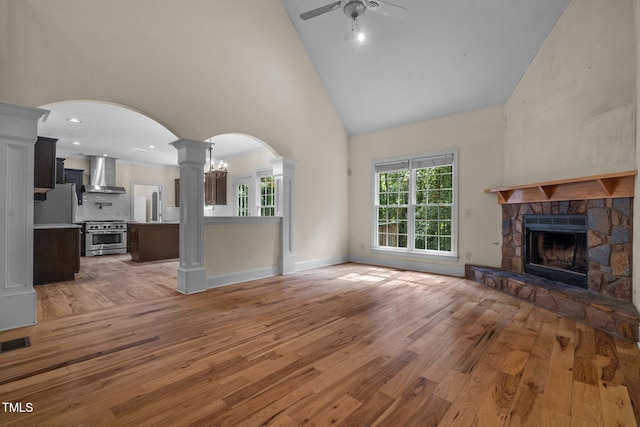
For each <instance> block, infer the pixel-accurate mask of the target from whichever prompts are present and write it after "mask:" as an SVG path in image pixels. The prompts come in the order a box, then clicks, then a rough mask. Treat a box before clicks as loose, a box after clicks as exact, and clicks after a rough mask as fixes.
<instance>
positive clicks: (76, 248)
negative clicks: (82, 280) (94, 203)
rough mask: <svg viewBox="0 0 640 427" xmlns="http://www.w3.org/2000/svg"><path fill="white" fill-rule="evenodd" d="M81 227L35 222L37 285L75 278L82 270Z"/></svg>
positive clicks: (34, 257)
mask: <svg viewBox="0 0 640 427" xmlns="http://www.w3.org/2000/svg"><path fill="white" fill-rule="evenodd" d="M81 229H82V226H80V225H76V224H34V226H33V284H34V285H41V284H45V283H53V282H63V281H68V280H75V274H76V273H78V272H79V271H80V230H81Z"/></svg>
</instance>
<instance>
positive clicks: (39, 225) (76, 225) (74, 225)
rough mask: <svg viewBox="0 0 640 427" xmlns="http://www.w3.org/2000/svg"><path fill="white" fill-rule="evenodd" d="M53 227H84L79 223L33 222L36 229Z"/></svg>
mask: <svg viewBox="0 0 640 427" xmlns="http://www.w3.org/2000/svg"><path fill="white" fill-rule="evenodd" d="M52 228H82V226H81V225H78V224H33V229H34V230H50V229H52Z"/></svg>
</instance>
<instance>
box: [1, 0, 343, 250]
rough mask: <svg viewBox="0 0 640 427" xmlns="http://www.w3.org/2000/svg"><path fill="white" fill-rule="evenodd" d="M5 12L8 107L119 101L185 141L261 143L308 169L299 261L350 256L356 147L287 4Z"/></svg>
mask: <svg viewBox="0 0 640 427" xmlns="http://www.w3.org/2000/svg"><path fill="white" fill-rule="evenodd" d="M0 5H1V7H2V13H1V14H0V15H2V19H3V20H4V23H5V24H6V25H2V26H0V39H1V40H2V41H3V43H1V44H0V58H2V63H3V64H5V66H4V67H3V70H2V73H0V99H3V100H6V101H8V102H13V103H16V104H20V105H27V106H38V105H44V104H48V103H51V102H56V101H64V100H72V99H92V100H100V101H109V102H114V103H119V104H122V105H126V106H128V107H131V108H134V109H137V110H139V111H142V112H144V113H145V114H147V115H149V116H150V117H153V118H155V119H156V120H158V121H160V122H161V123H163V124H165V125H166V126H167V127H168V128H169V129H171V130H172V131H173V132H174V133H176V134H177V135H179V136H180V137H184V138H190V139H194V140H204V139H206V138H208V137H210V136H211V135H219V134H224V133H235V132H237V133H243V134H247V135H252V136H254V137H256V138H258V139H260V140H262V141H264V142H265V143H267V144H269V145H270V146H271V147H273V148H274V149H275V150H276V151H277V152H278V153H279V154H280V155H281V156H284V157H288V158H293V159H296V160H299V161H300V163H299V164H298V166H297V169H296V189H295V190H296V197H295V200H296V202H295V211H296V217H297V220H296V225H295V230H296V233H295V236H296V239H295V244H294V247H295V249H296V255H297V256H296V261H301V262H305V261H315V260H322V259H335V258H336V257H338V258H340V257H342V258H344V257H346V256H347V250H348V247H347V242H348V195H347V185H348V183H347V175H346V169H347V156H348V137H347V134H346V132H345V130H344V127H343V126H342V124H341V122H340V120H339V118H338V116H337V114H336V112H335V110H334V108H333V105H332V104H331V102H330V100H329V98H328V96H327V94H326V92H325V90H324V87H323V86H322V83H321V81H320V79H319V78H318V76H317V74H316V72H315V70H314V68H313V66H312V64H311V61H310V60H309V58H308V56H307V54H306V52H305V51H304V48H303V46H302V44H301V42H300V40H299V38H298V36H297V33H296V31H295V29H294V27H293V25H292V24H291V21H290V20H289V17H288V15H287V13H286V12H285V10H284V7H283V6H282V3H281V2H280V1H279V0H261V1H251V2H246V1H222V0H189V1H188V2H176V1H173V0H137V1H134V2H131V1H129V0H111V1H109V2H105V1H102V0H85V1H74V0H51V1H46V2H43V1H39V0H24V1H20V2H2V3H0ZM8 64H11V65H8ZM44 64H46V66H44ZM329 235H333V236H334V238H333V239H326V236H329Z"/></svg>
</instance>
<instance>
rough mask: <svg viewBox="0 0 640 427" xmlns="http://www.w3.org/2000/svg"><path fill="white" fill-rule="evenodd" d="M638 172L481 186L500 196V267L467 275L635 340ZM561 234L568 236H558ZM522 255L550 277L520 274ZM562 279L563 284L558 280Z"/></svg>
mask: <svg viewBox="0 0 640 427" xmlns="http://www.w3.org/2000/svg"><path fill="white" fill-rule="evenodd" d="M636 175H637V171H629V172H619V173H613V174H606V175H594V176H588V177H582V178H574V179H566V180H559V181H549V182H542V183H535V184H526V185H520V186H513V187H504V188H496V189H488V190H485V192H487V193H495V194H497V196H498V204H500V205H501V206H502V268H492V267H482V266H473V265H468V266H467V267H466V277H467V278H468V279H471V280H475V281H477V282H479V283H482V284H484V285H486V286H489V287H491V288H493V289H496V290H499V291H502V292H505V293H508V294H509V295H512V296H514V297H516V298H519V299H522V300H525V301H529V302H531V303H533V304H536V305H538V306H541V307H544V308H546V309H549V310H551V311H554V312H556V313H558V314H560V315H562V316H565V317H568V318H570V319H574V320H576V321H578V322H581V323H585V324H587V325H589V326H592V327H594V328H597V329H600V330H603V331H605V332H608V333H610V334H612V335H615V336H617V337H620V338H623V339H625V340H628V341H635V342H638V341H639V336H638V335H639V331H638V325H640V314H639V313H638V310H637V308H636V307H635V306H634V305H633V303H632V302H631V301H632V295H633V283H632V271H631V270H632V259H633V257H632V253H631V250H632V242H633V223H632V222H633V212H632V206H633V194H634V182H635V177H636ZM527 215H532V216H527ZM565 215H567V216H565ZM525 216H527V221H528V222H527V224H528V227H529V228H528V230H529V231H526V228H525ZM585 217H586V223H587V227H586V230H585V228H584V224H585V221H584V218H585ZM543 221H544V222H543ZM545 224H556V225H559V227H556V228H554V227H547V226H546V225H545ZM560 224H567V226H562V225H560ZM570 224H571V225H570ZM577 225H580V227H577ZM563 227H564V228H563ZM538 230H540V231H538ZM563 230H564V231H563ZM585 231H586V232H585ZM563 232H564V233H566V234H567V237H562V236H557V233H563ZM539 233H540V234H539ZM553 233H556V235H555V236H554V235H553ZM571 233H573V236H574V237H569V236H570V234H571ZM550 235H551V236H552V237H550V238H548V236H550ZM585 235H586V249H585V245H584V239H585ZM572 239H573V240H572ZM526 240H528V241H527V242H525V241H526ZM534 242H535V243H534ZM578 242H580V244H578ZM533 244H535V245H536V246H531V245H533ZM527 245H528V246H527ZM571 249H573V253H571V252H567V253H566V254H564V253H563V252H562V251H571ZM585 250H586V262H585V257H584V251H585ZM525 251H527V253H525ZM540 254H542V255H540ZM525 260H526V262H527V264H526V265H527V272H528V273H532V274H538V275H544V276H545V277H550V278H553V279H554V280H549V279H544V278H541V277H538V276H534V275H531V274H524V273H523V271H524V270H525ZM585 264H586V268H585ZM550 270H553V271H550ZM556 270H560V271H561V273H560V274H557V271H556ZM567 271H568V272H569V273H566V272H567ZM585 272H586V274H585ZM563 279H566V280H564V281H565V282H566V283H562V282H559V281H557V280H563ZM585 279H586V280H585ZM585 282H586V284H585ZM572 285H573V286H572ZM584 286H586V287H587V289H584Z"/></svg>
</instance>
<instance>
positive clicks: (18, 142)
mask: <svg viewBox="0 0 640 427" xmlns="http://www.w3.org/2000/svg"><path fill="white" fill-rule="evenodd" d="M48 113H49V112H48V111H47V110H41V109H36V108H27V107H20V106H17V105H11V104H5V103H2V102H0V212H1V214H2V220H1V221H0V330H6V329H13V328H19V327H22V326H28V325H33V324H35V323H36V293H35V291H34V290H33V162H34V159H33V158H34V145H35V142H36V139H37V138H38V120H39V119H40V117H42V116H46V115H47V114H48Z"/></svg>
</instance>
